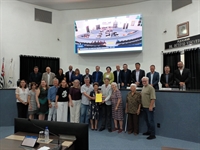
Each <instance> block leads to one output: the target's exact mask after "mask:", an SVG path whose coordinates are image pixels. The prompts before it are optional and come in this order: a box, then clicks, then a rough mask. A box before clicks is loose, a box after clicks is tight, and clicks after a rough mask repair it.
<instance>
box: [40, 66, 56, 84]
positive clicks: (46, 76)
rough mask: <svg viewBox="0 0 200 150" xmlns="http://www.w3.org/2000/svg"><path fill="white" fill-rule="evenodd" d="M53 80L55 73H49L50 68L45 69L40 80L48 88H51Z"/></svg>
mask: <svg viewBox="0 0 200 150" xmlns="http://www.w3.org/2000/svg"><path fill="white" fill-rule="evenodd" d="M54 78H55V73H53V72H51V68H50V67H46V72H44V73H43V74H42V80H44V81H45V82H46V83H47V85H48V86H52V85H53V79H54Z"/></svg>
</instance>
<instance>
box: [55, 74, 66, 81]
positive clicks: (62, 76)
mask: <svg viewBox="0 0 200 150" xmlns="http://www.w3.org/2000/svg"><path fill="white" fill-rule="evenodd" d="M56 78H57V79H58V81H59V83H61V82H62V80H64V78H65V75H64V74H61V75H60V74H57V75H56Z"/></svg>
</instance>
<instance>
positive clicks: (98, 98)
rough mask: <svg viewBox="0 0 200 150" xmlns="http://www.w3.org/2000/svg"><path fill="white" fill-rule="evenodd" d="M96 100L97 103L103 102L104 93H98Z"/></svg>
mask: <svg viewBox="0 0 200 150" xmlns="http://www.w3.org/2000/svg"><path fill="white" fill-rule="evenodd" d="M95 102H96V103H101V102H102V93H99V94H96V99H95Z"/></svg>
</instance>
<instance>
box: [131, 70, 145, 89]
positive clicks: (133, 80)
mask: <svg viewBox="0 0 200 150" xmlns="http://www.w3.org/2000/svg"><path fill="white" fill-rule="evenodd" d="M144 76H145V71H144V70H142V69H140V74H139V82H140V84H139V86H140V87H141V86H142V78H143V77H144ZM136 81H137V80H136V70H133V71H132V73H131V83H135V82H136Z"/></svg>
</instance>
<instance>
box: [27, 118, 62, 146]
mask: <svg viewBox="0 0 200 150" xmlns="http://www.w3.org/2000/svg"><path fill="white" fill-rule="evenodd" d="M28 121H29V122H31V124H32V125H33V126H35V127H36V128H38V129H41V130H45V129H44V128H42V127H40V126H38V125H36V124H35V123H34V122H32V120H31V119H28ZM49 133H50V134H52V135H54V136H56V137H57V138H58V145H57V146H56V147H54V148H53V150H62V144H60V137H59V136H58V135H56V134H54V133H52V132H50V131H49Z"/></svg>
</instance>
